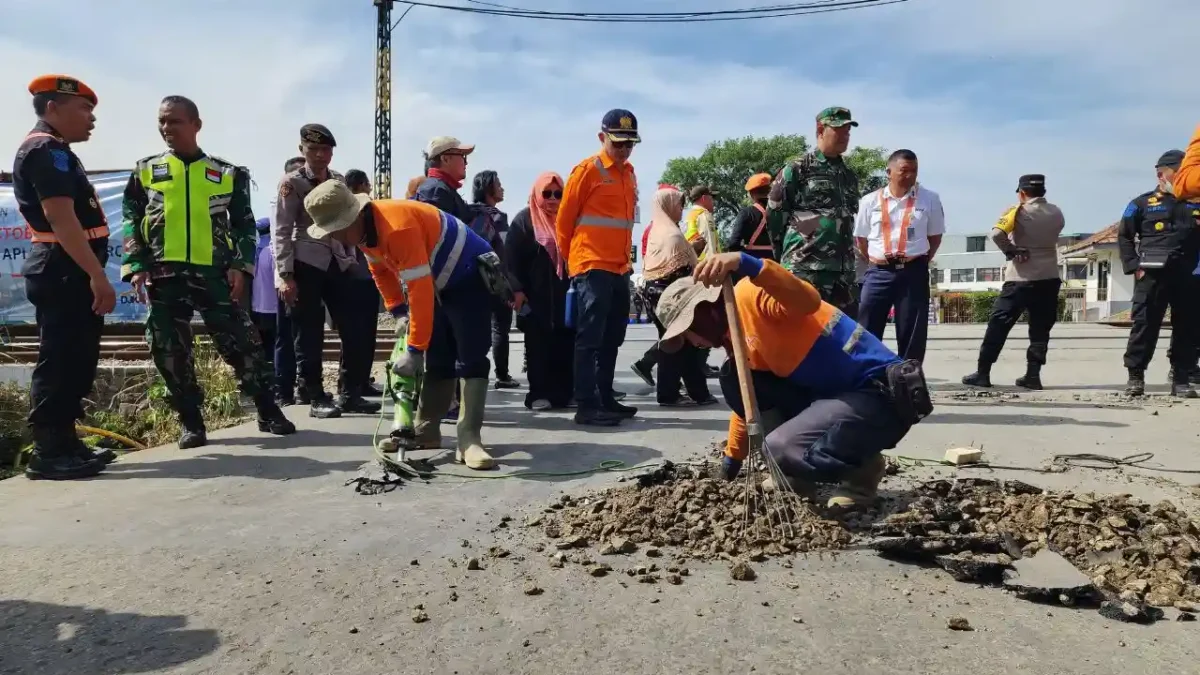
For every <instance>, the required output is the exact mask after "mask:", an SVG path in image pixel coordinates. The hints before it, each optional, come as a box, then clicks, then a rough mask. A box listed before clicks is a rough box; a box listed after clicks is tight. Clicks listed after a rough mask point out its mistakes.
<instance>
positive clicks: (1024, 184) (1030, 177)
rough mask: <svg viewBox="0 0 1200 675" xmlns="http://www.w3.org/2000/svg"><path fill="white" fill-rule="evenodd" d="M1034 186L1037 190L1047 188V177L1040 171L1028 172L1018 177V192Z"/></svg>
mask: <svg viewBox="0 0 1200 675" xmlns="http://www.w3.org/2000/svg"><path fill="white" fill-rule="evenodd" d="M1029 188H1034V189H1037V190H1045V189H1046V177H1045V176H1043V175H1042V174H1040V173H1027V174H1025V175H1024V176H1021V177H1020V178H1018V179H1017V192H1020V191H1022V190H1026V189H1029Z"/></svg>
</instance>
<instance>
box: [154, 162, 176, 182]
mask: <svg viewBox="0 0 1200 675" xmlns="http://www.w3.org/2000/svg"><path fill="white" fill-rule="evenodd" d="M170 179H171V166H170V165H169V164H167V163H166V162H163V163H162V164H151V165H150V180H152V181H156V182H157V181H164V180H170Z"/></svg>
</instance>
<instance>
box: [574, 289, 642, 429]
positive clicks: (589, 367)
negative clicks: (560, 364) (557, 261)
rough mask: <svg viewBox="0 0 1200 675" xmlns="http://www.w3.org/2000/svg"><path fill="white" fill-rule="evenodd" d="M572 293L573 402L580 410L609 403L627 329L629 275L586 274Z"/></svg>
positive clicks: (611, 399) (593, 408)
mask: <svg viewBox="0 0 1200 675" xmlns="http://www.w3.org/2000/svg"><path fill="white" fill-rule="evenodd" d="M571 285H572V287H573V288H574V289H575V402H576V403H577V404H578V406H579V409H580V410H588V409H592V410H595V409H599V408H601V407H603V405H604V404H605V403H611V402H613V397H612V393H613V377H614V375H615V374H616V370H617V350H619V349H620V348H621V344H622V343H624V342H625V329H626V328H627V327H628V325H629V275H627V274H614V273H612V272H605V271H604V270H589V271H587V272H584V273H583V274H580V275H578V276H575V277H573V278H572V279H571Z"/></svg>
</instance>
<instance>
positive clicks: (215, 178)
mask: <svg viewBox="0 0 1200 675" xmlns="http://www.w3.org/2000/svg"><path fill="white" fill-rule="evenodd" d="M204 178H205V179H207V180H208V182H210V183H220V182H221V170H220V169H215V168H213V167H211V166H210V167H208V168H207V169H205V170H204Z"/></svg>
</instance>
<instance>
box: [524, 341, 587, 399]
mask: <svg viewBox="0 0 1200 675" xmlns="http://www.w3.org/2000/svg"><path fill="white" fill-rule="evenodd" d="M522 332H523V333H524V334H525V358H526V360H527V361H528V363H529V368H528V369H527V371H526V375H527V376H528V377H529V392H528V393H527V394H526V395H525V407H526V408H531V407H533V402H534V401H537V400H539V399H545V400H547V401H549V402H550V405H551V406H552V407H555V408H565V407H567V404H568V403H570V401H571V395H572V394H573V392H574V391H575V380H574V377H573V376H574V372H573V370H574V364H575V331H573V330H571V329H569V328H550V327H549V326H544V325H525V326H524V327H523V329H522Z"/></svg>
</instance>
